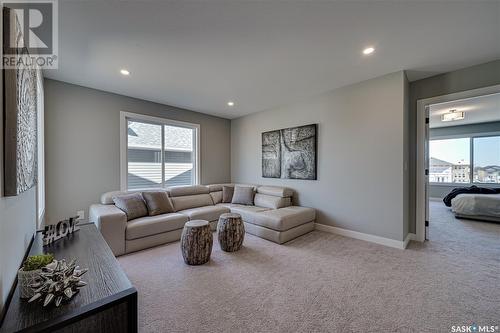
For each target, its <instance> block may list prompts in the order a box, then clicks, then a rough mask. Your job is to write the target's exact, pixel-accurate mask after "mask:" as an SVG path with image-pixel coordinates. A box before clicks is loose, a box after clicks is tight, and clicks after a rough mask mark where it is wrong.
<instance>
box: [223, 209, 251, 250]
mask: <svg viewBox="0 0 500 333" xmlns="http://www.w3.org/2000/svg"><path fill="white" fill-rule="evenodd" d="M217 238H218V239H219V245H220V247H221V249H222V250H223V251H226V252H234V251H238V250H239V249H241V246H242V245H243V239H244V238H245V225H244V224H243V221H242V220H241V215H240V214H236V213H225V214H222V215H221V216H220V217H219V223H218V224H217Z"/></svg>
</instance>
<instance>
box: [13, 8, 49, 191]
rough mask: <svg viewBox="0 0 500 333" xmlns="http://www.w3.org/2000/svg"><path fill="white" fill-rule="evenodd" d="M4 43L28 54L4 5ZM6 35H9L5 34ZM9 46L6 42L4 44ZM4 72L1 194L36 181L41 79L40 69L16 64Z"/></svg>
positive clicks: (17, 21)
mask: <svg viewBox="0 0 500 333" xmlns="http://www.w3.org/2000/svg"><path fill="white" fill-rule="evenodd" d="M3 9H4V12H3V18H4V24H3V28H4V39H3V40H4V43H6V41H9V40H10V41H15V43H16V47H15V49H16V50H17V51H16V52H17V54H18V55H27V54H28V50H27V48H26V47H21V45H24V42H23V38H25V37H24V36H23V35H22V28H21V25H20V23H19V19H18V18H17V15H16V14H15V12H14V11H12V10H9V9H8V8H5V7H4V8H3ZM7 37H8V38H7ZM5 47H8V46H7V45H4V49H5ZM3 74H4V112H5V115H4V120H5V122H4V133H5V134H4V135H5V136H4V194H5V196H16V195H18V194H21V193H22V192H25V191H27V190H29V189H30V188H32V187H33V186H35V185H36V183H37V149H38V148H37V110H38V107H40V106H39V103H38V98H41V97H40V94H41V93H42V91H43V90H42V89H43V87H42V86H41V85H43V80H41V79H40V77H39V76H41V75H42V72H41V70H40V69H38V68H35V67H34V66H33V65H32V64H24V63H21V64H19V65H18V66H17V67H16V68H14V69H3Z"/></svg>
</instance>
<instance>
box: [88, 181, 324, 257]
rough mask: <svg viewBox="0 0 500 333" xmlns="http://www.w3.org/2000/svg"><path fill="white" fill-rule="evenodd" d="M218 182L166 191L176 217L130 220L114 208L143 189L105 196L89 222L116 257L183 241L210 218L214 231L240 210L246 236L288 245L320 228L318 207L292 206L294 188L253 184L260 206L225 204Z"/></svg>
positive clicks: (105, 194) (90, 212) (166, 216)
mask: <svg viewBox="0 0 500 333" xmlns="http://www.w3.org/2000/svg"><path fill="white" fill-rule="evenodd" d="M225 185H226V186H235V184H214V185H206V186H205V185H195V186H178V187H171V188H167V189H166V190H165V191H166V192H167V194H168V197H169V198H170V200H171V202H172V205H173V208H174V211H175V212H173V213H167V214H161V215H156V216H144V217H139V218H136V219H132V220H129V221H127V215H126V214H125V212H124V211H122V210H121V209H119V208H118V207H116V206H115V205H114V201H113V198H114V197H118V196H120V195H124V194H130V193H141V192H140V191H127V192H123V191H114V192H107V193H104V194H103V195H102V196H101V202H100V203H99V204H94V205H92V206H91V207H90V209H89V218H90V221H91V222H94V223H95V224H96V225H97V227H98V229H99V230H100V231H101V233H102V235H103V237H104V239H105V240H106V241H107V243H108V244H109V246H110V248H111V250H112V251H113V253H114V254H115V255H116V256H119V255H122V254H126V253H130V252H134V251H138V250H142V249H145V248H148V247H152V246H157V245H160V244H164V243H170V242H174V241H177V240H179V239H180V237H181V233H182V229H183V227H184V224H185V223H186V222H187V221H189V220H199V219H202V220H207V221H209V223H210V225H211V228H212V230H215V229H216V227H217V221H218V219H219V217H220V215H221V214H224V213H229V212H234V213H238V214H240V215H241V216H242V220H243V222H244V224H245V230H246V232H248V233H250V234H253V235H255V236H258V237H261V238H264V239H267V240H270V241H272V242H275V243H278V244H283V243H285V242H288V241H289V240H292V239H294V238H296V237H299V236H301V235H303V234H305V233H308V232H310V231H312V230H313V229H314V221H315V217H316V212H315V210H314V209H312V208H307V207H299V206H292V198H293V194H294V192H293V190H291V189H289V188H285V187H277V186H253V185H236V186H251V187H253V188H254V191H255V197H254V205H241V204H232V203H223V202H222V188H223V186H225Z"/></svg>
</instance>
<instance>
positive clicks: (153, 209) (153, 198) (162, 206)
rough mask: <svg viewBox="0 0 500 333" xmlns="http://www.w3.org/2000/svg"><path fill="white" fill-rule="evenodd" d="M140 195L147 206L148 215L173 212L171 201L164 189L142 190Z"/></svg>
mask: <svg viewBox="0 0 500 333" xmlns="http://www.w3.org/2000/svg"><path fill="white" fill-rule="evenodd" d="M142 197H143V198H144V201H145V202H146V206H147V207H148V212H149V216H154V215H160V214H167V213H173V212H174V206H173V205H172V201H170V198H169V197H168V195H167V192H165V191H158V192H142Z"/></svg>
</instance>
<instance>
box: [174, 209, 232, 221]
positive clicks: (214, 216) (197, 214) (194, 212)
mask: <svg viewBox="0 0 500 333" xmlns="http://www.w3.org/2000/svg"><path fill="white" fill-rule="evenodd" d="M229 212H230V210H229V208H226V207H223V206H219V205H217V206H205V207H197V208H191V209H185V210H181V211H178V213H179V214H184V215H186V216H187V217H189V219H190V220H206V221H209V222H210V221H216V220H218V219H219V216H221V214H224V213H229Z"/></svg>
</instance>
